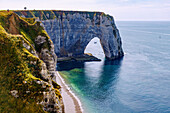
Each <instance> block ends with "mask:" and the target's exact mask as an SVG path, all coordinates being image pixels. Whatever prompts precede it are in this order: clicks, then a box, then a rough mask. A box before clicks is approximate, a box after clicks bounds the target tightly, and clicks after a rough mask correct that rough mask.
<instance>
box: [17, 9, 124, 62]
mask: <svg viewBox="0 0 170 113" xmlns="http://www.w3.org/2000/svg"><path fill="white" fill-rule="evenodd" d="M16 13H17V14H19V15H20V16H24V17H31V14H34V15H32V17H37V20H40V21H42V23H43V26H44V28H45V30H46V31H47V33H48V35H49V36H50V37H51V39H52V41H53V43H54V46H55V53H56V54H57V56H58V57H77V56H83V54H84V50H85V48H86V46H87V44H88V43H89V42H90V41H91V40H92V39H93V38H94V37H98V38H99V39H100V42H101V45H102V47H103V50H104V54H105V56H106V58H108V59H115V58H118V57H121V56H123V49H122V42H121V37H120V35H119V31H118V29H117V27H116V25H115V22H114V19H113V17H112V16H110V15H106V14H104V13H102V12H79V11H52V10H51V11H29V12H28V11H16ZM96 49H97V48H96Z"/></svg>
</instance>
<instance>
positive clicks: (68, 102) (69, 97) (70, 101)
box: [56, 71, 83, 113]
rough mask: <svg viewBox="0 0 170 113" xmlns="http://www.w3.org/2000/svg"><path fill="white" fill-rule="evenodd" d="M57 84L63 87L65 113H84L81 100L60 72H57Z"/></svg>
mask: <svg viewBox="0 0 170 113" xmlns="http://www.w3.org/2000/svg"><path fill="white" fill-rule="evenodd" d="M56 82H57V83H58V84H59V85H60V86H61V95H62V98H63V103H64V111H65V113H83V108H82V106H81V102H80V100H79V99H78V97H77V96H76V95H75V94H74V93H73V92H72V91H71V90H70V88H69V87H68V85H67V84H66V83H65V81H64V79H63V78H62V77H61V75H60V74H59V72H58V71H56Z"/></svg>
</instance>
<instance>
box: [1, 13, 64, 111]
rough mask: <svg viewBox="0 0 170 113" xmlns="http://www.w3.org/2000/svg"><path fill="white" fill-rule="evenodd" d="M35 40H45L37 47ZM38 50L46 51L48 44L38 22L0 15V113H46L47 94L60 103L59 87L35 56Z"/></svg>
mask: <svg viewBox="0 0 170 113" xmlns="http://www.w3.org/2000/svg"><path fill="white" fill-rule="evenodd" d="M38 36H44V37H45V38H46V39H45V40H46V41H45V42H44V43H42V44H41V45H40V46H39V45H37V44H36V43H35V38H36V37H38ZM41 48H47V49H48V50H50V48H51V41H49V36H48V35H47V33H46V31H45V30H44V29H43V27H41V26H40V22H35V19H33V18H32V19H31V18H23V17H19V16H17V15H16V14H15V13H13V12H6V11H0V86H1V88H0V112H11V113H18V112H21V113H23V112H24V113H34V112H46V111H48V110H46V109H43V107H44V105H46V104H45V102H46V101H47V100H46V99H47V98H45V97H44V93H50V92H51V91H54V92H55V96H56V98H58V100H61V99H62V98H61V95H60V92H59V89H60V86H58V84H57V83H55V82H54V81H52V80H51V78H50V76H49V74H48V70H47V69H46V66H44V64H45V63H44V62H43V61H42V60H41V59H42V58H41V55H39V54H38V53H39V52H41ZM37 54H38V55H37ZM44 68H45V69H44ZM43 70H45V71H47V74H46V73H42V71H43ZM45 74H46V75H45ZM53 85H54V86H53ZM47 107H48V106H47ZM52 107H54V106H52ZM44 110H46V111H44Z"/></svg>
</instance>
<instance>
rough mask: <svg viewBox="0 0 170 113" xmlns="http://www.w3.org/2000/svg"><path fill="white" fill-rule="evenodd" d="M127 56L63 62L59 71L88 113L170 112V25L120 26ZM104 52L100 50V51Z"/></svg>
mask: <svg viewBox="0 0 170 113" xmlns="http://www.w3.org/2000/svg"><path fill="white" fill-rule="evenodd" d="M116 24H117V27H118V29H119V30H120V34H121V37H122V42H123V49H124V52H125V56H124V57H123V58H122V59H118V60H115V61H107V60H105V59H104V57H103V51H102V50H101V49H100V47H97V48H95V47H96V46H100V44H99V43H98V42H97V39H95V40H96V42H97V44H94V43H91V42H90V43H91V44H89V45H88V47H87V52H88V51H90V52H92V54H93V55H96V56H97V57H99V58H101V59H102V61H101V62H86V63H82V62H81V63H80V62H79V63H78V62H77V63H76V62H73V63H60V64H58V65H57V69H58V70H59V71H60V74H61V75H62V76H63V78H64V79H65V80H66V82H67V83H68V84H69V87H71V88H72V90H73V92H74V93H76V95H77V96H78V97H79V98H80V100H81V102H82V105H83V108H84V110H85V113H170V22H116ZM98 48H99V49H98Z"/></svg>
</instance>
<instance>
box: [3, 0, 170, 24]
mask: <svg viewBox="0 0 170 113" xmlns="http://www.w3.org/2000/svg"><path fill="white" fill-rule="evenodd" d="M24 7H27V9H37V10H38V9H39V10H40V9H43V10H45V9H55V10H76V11H101V12H105V13H106V14H110V15H112V16H113V17H114V19H115V20H116V21H170V0H0V10H6V9H11V10H17V9H18V10H21V9H24Z"/></svg>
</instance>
